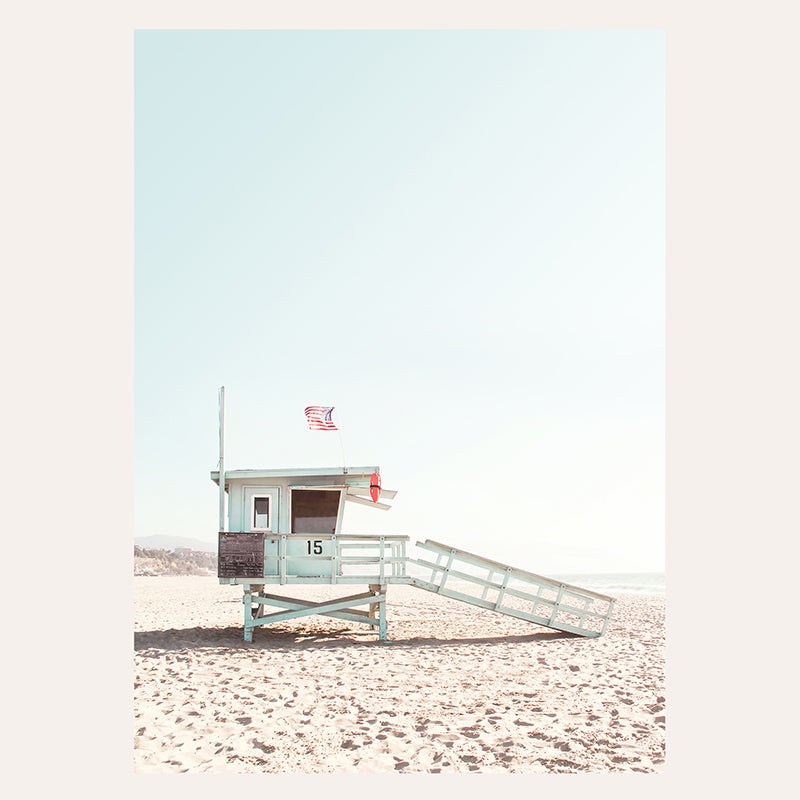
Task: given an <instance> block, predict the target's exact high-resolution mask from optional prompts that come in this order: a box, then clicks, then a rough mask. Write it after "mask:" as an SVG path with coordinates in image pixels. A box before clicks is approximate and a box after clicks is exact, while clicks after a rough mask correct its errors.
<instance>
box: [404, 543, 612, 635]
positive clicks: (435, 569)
mask: <svg viewBox="0 0 800 800" xmlns="http://www.w3.org/2000/svg"><path fill="white" fill-rule="evenodd" d="M417 547H420V548H422V549H423V550H427V551H428V552H430V553H432V554H433V555H434V556H435V559H436V560H435V561H428V560H425V559H415V558H408V559H407V562H408V564H409V565H415V566H416V567H417V569H418V570H422V571H423V572H424V573H425V577H424V578H417V577H407V578H406V579H405V581H404V582H406V581H407V582H408V583H409V584H410V585H412V586H416V587H418V588H419V589H426V590H427V591H429V592H434V593H435V594H440V595H442V596H444V597H450V598H452V599H453V600H461V601H462V602H464V603H470V604H471V605H474V606H478V607H479V608H485V609H487V610H489V611H495V612H497V613H498V614H507V615H508V616H511V617H516V618H517V619H524V620H526V621H527V622H533V623H535V624H537V625H544V626H546V627H548V628H555V629H556V630H559V631H565V632H567V633H574V634H578V635H579V636H590V637H595V636H602V635H603V634H604V633H605V630H606V627H607V626H608V621H609V619H610V618H611V611H612V609H613V608H614V604H615V602H616V600H614V598H612V597H608V596H607V595H603V594H598V593H597V592H592V591H589V590H588V589H582V588H580V587H579V586H572V585H571V584H567V583H562V582H561V581H557V580H554V579H551V578H545V577H543V576H542V575H536V574H534V573H532V572H526V571H525V570H521V569H516V568H515V567H510V566H508V565H507V564H500V563H498V562H497V561H490V560H489V559H488V558H482V557H481V556H476V555H474V554H473V553H468V552H466V551H465V550H459V549H457V548H455V547H450V546H449V545H446V544H440V543H439V542H433V541H431V540H430V539H427V540H426V541H425V542H417ZM428 575H429V577H428Z"/></svg>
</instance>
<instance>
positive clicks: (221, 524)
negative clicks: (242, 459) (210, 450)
mask: <svg viewBox="0 0 800 800" xmlns="http://www.w3.org/2000/svg"><path fill="white" fill-rule="evenodd" d="M219 530H220V532H223V531H224V530H225V387H224V386H221V387H220V390H219Z"/></svg>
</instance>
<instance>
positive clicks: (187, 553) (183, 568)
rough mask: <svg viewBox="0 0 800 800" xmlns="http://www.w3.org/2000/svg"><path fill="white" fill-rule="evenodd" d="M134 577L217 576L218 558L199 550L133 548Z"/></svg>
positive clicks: (137, 546)
mask: <svg viewBox="0 0 800 800" xmlns="http://www.w3.org/2000/svg"><path fill="white" fill-rule="evenodd" d="M133 574H134V575H149V576H156V575H216V574H217V557H216V555H213V554H211V553H202V552H198V551H197V550H184V549H180V550H162V549H156V548H148V547H139V545H138V544H135V545H134V546H133Z"/></svg>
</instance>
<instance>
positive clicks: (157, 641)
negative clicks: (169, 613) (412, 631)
mask: <svg viewBox="0 0 800 800" xmlns="http://www.w3.org/2000/svg"><path fill="white" fill-rule="evenodd" d="M582 638H584V637H582V636H578V635H576V634H572V633H563V632H561V631H542V632H540V633H530V634H524V635H515V636H503V635H497V636H481V637H469V638H462V639H436V638H434V637H422V636H415V637H412V638H410V639H390V640H389V641H386V642H381V641H379V640H378V639H377V637H376V635H375V634H374V633H372V632H371V631H366V632H364V634H357V635H355V636H354V632H353V629H352V628H341V629H333V628H331V629H329V630H326V631H324V632H320V633H311V632H308V633H299V632H298V631H296V630H291V629H288V628H281V627H280V626H278V625H274V626H271V627H264V628H261V629H257V630H256V631H254V639H255V641H253V642H245V641H244V639H243V638H242V628H241V627H238V626H237V627H228V628H201V627H197V628H177V629H176V628H172V629H170V630H166V631H139V632H137V633H134V634H133V647H134V650H136V651H137V652H141V651H146V650H154V651H168V650H203V649H225V650H271V651H273V652H274V651H281V650H300V649H314V650H324V649H336V650H340V649H342V648H346V647H391V648H392V649H397V648H401V649H408V648H412V647H413V648H415V649H418V648H425V647H436V648H440V647H461V646H464V645H501V644H510V643H514V642H517V643H521V642H547V641H552V640H554V639H582ZM142 655H148V654H147V653H144V652H143V653H142ZM152 655H153V656H158V655H160V652H154V653H153V654H152Z"/></svg>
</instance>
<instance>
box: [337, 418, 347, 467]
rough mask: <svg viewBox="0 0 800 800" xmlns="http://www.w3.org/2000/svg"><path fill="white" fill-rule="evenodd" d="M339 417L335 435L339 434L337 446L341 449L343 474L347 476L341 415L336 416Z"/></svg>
mask: <svg viewBox="0 0 800 800" xmlns="http://www.w3.org/2000/svg"><path fill="white" fill-rule="evenodd" d="M338 417H339V424H338V425H337V426H336V433H338V434H339V446H340V447H341V448H342V466H343V467H344V474H345V475H347V459H346V458H345V455H344V440H343V439H342V423H341V417H342V415H341V413H339V414H338Z"/></svg>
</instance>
